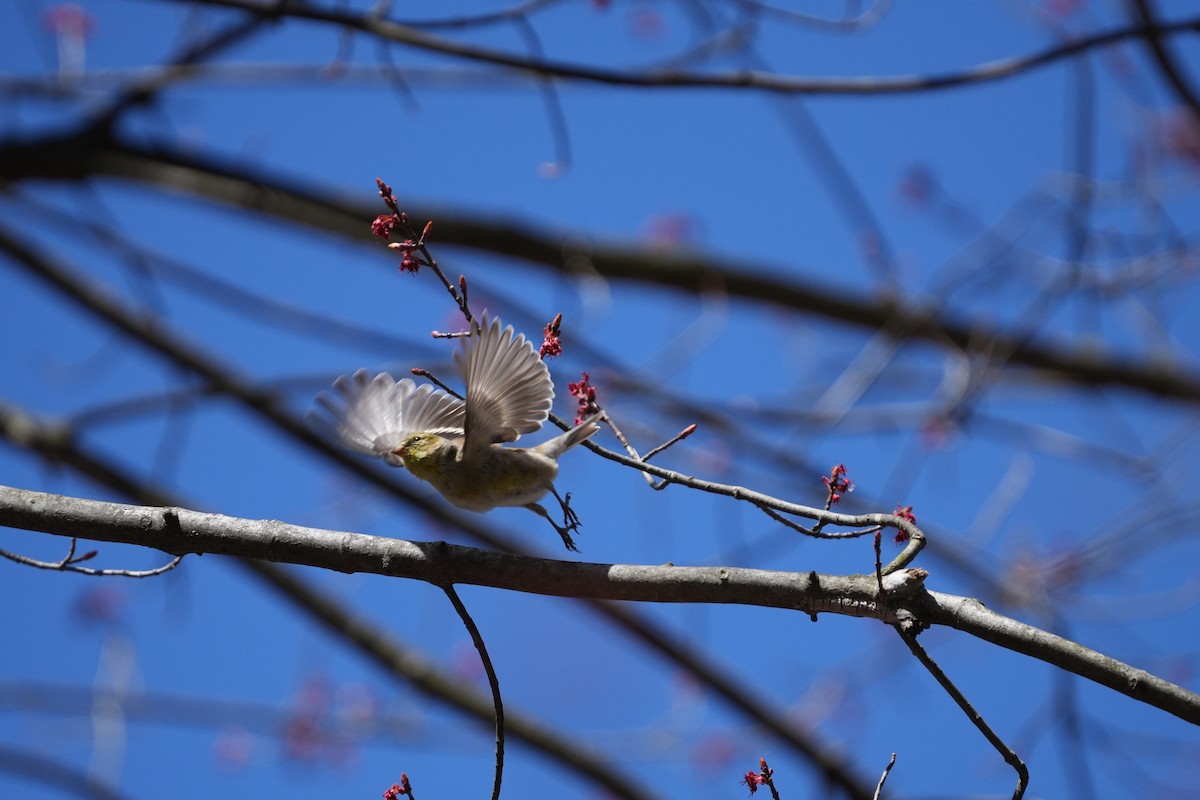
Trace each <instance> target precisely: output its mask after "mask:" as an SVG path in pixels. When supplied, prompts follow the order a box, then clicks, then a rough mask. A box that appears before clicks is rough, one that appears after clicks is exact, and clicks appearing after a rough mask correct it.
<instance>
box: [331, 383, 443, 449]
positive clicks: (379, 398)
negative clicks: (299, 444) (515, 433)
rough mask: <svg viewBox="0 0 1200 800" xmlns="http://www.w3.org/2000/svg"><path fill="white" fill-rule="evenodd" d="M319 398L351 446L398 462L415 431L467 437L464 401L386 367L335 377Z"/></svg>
mask: <svg viewBox="0 0 1200 800" xmlns="http://www.w3.org/2000/svg"><path fill="white" fill-rule="evenodd" d="M317 402H318V403H320V404H321V406H322V407H323V408H324V409H325V410H326V411H328V412H329V415H330V420H331V421H332V424H333V428H334V430H335V431H336V432H337V435H338V436H339V437H341V440H342V441H343V442H345V444H346V445H347V446H349V447H352V448H354V449H355V450H358V451H359V452H360V453H366V454H367V455H371V456H379V457H380V458H383V459H385V460H387V461H388V462H389V463H393V464H397V465H399V463H400V462H399V460H398V456H395V455H394V454H393V453H392V451H393V450H395V449H396V447H398V446H399V445H400V444H401V443H403V442H404V440H405V439H407V438H408V437H409V436H411V435H412V434H414V433H419V432H424V433H436V434H438V435H440V436H447V437H451V436H462V435H463V426H464V424H465V414H464V406H463V402H462V401H461V400H459V399H458V398H457V397H454V396H453V395H449V394H446V393H445V392H443V391H439V390H436V389H434V388H433V387H432V386H429V385H422V386H417V385H416V383H414V382H413V381H412V380H411V379H410V378H403V379H401V380H399V381H397V380H395V379H393V378H392V376H391V375H388V374H387V373H386V372H384V373H380V374H379V375H376V376H375V377H374V378H372V377H371V374H370V373H369V372H367V371H366V370H365V369H360V370H359V371H358V372H356V373H354V375H353V376H351V377H347V376H345V375H343V376H342V377H340V378H338V379H337V380H336V381H334V384H333V392H332V393H322V394H321V395H319V396H318V397H317Z"/></svg>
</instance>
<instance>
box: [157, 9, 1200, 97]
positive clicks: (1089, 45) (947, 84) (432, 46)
mask: <svg viewBox="0 0 1200 800" xmlns="http://www.w3.org/2000/svg"><path fill="white" fill-rule="evenodd" d="M169 2H173V3H185V4H187V5H202V6H214V7H221V8H234V9H238V10H241V11H247V12H250V13H252V14H256V15H259V16H261V17H264V18H268V19H279V18H288V17H291V18H295V19H306V20H312V21H316V22H325V23H329V24H331V25H335V26H338V27H341V28H346V29H349V30H357V31H361V32H363V33H368V34H371V35H373V36H377V37H379V38H381V39H387V40H389V41H392V42H396V43H397V44H402V45H405V46H408V47H413V48H415V49H418V50H425V51H428V52H433V53H440V54H443V55H447V56H452V57H454V58H461V59H466V60H470V61H477V62H482V63H487V64H494V65H496V66H500V67H510V68H512V69H516V70H519V71H521V72H525V73H530V74H532V75H534V76H537V77H541V78H558V79H564V80H574V81H585V82H590V83H599V84H604V85H609V86H636V87H640V88H646V89H652V88H692V89H716V88H737V89H757V90H761V91H766V92H776V93H782V94H813V95H815V94H821V95H884V94H898V93H906V92H922V91H931V90H935V89H947V88H951V87H956V86H967V85H972V84H976V83H984V82H987V81H994V80H1000V79H1003V78H1010V77H1013V76H1015V75H1020V74H1022V73H1024V72H1028V71H1030V70H1033V69H1036V68H1038V67H1042V66H1046V65H1048V64H1053V63H1055V62H1057V61H1060V60H1062V59H1065V58H1069V57H1071V56H1074V55H1077V54H1079V53H1083V52H1086V51H1088V50H1092V49H1095V48H1100V47H1106V46H1108V45H1112V44H1116V43H1118V42H1122V41H1125V40H1127V39H1132V38H1135V37H1138V36H1144V35H1146V34H1147V33H1148V29H1147V28H1146V27H1145V26H1137V25H1135V26H1129V27H1126V28H1118V29H1117V30H1113V31H1108V32H1106V33H1101V34H1095V35H1092V36H1087V37H1082V38H1079V39H1075V40H1069V41H1066V42H1063V43H1062V44H1058V45H1055V46H1053V47H1049V48H1047V49H1045V50H1042V51H1040V52H1038V53H1033V54H1030V55H1027V56H1016V57H1012V58H1005V59H999V60H996V61H991V62H988V63H986V64H979V65H977V66H974V67H971V68H969V69H966V70H962V71H958V72H948V73H942V74H938V75H902V76H897V77H881V76H862V77H848V78H847V77H838V78H812V77H797V76H791V75H777V74H774V73H771V72H759V71H751V70H738V71H734V72H725V73H691V72H676V71H673V70H664V69H658V68H653V67H650V68H645V69H641V70H614V69H605V68H603V67H593V66H587V65H584V64H579V63H573V62H568V61H558V60H554V59H545V58H534V57H529V56H524V55H518V54H515V53H511V52H506V51H503V50H496V49H493V48H489V47H480V46H477V45H473V44H466V43H463V42H457V41H454V40H452V39H447V38H442V37H438V36H433V35H431V34H429V33H426V32H424V31H422V30H419V29H418V28H417V27H416V25H419V24H420V23H409V24H404V23H401V22H395V21H392V20H389V19H383V18H381V17H379V16H377V15H375V14H372V13H371V12H367V13H361V12H357V11H347V10H343V9H341V8H332V7H321V6H317V5H309V4H303V5H301V4H295V3H290V4H286V5H282V4H279V3H275V2H265V1H264V0H169ZM1198 28H1200V18H1197V17H1192V18H1189V19H1186V20H1182V21H1179V22H1175V23H1171V24H1168V25H1163V26H1161V27H1159V28H1157V29H1156V32H1157V34H1158V35H1173V34H1176V33H1182V32H1188V31H1195V30H1197V29H1198Z"/></svg>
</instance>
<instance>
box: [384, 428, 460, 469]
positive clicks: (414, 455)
mask: <svg viewBox="0 0 1200 800" xmlns="http://www.w3.org/2000/svg"><path fill="white" fill-rule="evenodd" d="M456 450H457V449H456V448H455V446H454V442H452V441H451V440H449V439H447V438H446V437H444V436H439V435H438V434H436V433H425V432H423V433H414V434H413V435H412V436H409V437H408V438H407V439H405V440H404V441H403V442H401V443H400V446H399V447H397V448H396V449H395V450H393V451H392V452H393V453H395V454H396V455H398V456H400V458H401V460H403V462H404V466H405V467H407V468H408V469H409V471H412V472H420V470H421V468H422V467H425V468H426V469H428V468H429V467H432V466H434V465H435V464H437V463H440V462H441V461H442V460H443V459H445V458H447V457H449V458H453V457H454V454H455V452H456Z"/></svg>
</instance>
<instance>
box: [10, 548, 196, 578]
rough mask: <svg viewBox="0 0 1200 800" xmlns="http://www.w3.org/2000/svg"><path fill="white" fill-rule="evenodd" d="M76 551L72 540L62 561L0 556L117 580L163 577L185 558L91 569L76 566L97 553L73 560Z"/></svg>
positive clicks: (21, 556) (46, 567) (32, 564)
mask: <svg viewBox="0 0 1200 800" xmlns="http://www.w3.org/2000/svg"><path fill="white" fill-rule="evenodd" d="M74 551H75V540H74V539H72V540H71V549H70V552H68V554H67V556H66V557H65V558H63V559H62V560H61V561H39V560H37V559H36V558H30V557H28V556H23V555H19V554H17V553H12V552H9V551H8V550H0V556H3V557H4V558H7V559H8V560H9V561H15V562H16V563H18V564H24V565H25V566H27V567H37V568H38V569H48V570H53V571H56V572H77V573H79V574H80V575H93V576H98V577H116V578H153V577H154V576H155V575H162V574H163V573H164V572H170V571H171V570H173V569H175V568H176V567H177V566H179V562H180V561H183V556H175V558H173V559H171V561H170V562H168V563H166V564H164V565H162V566H161V567H155V568H154V569H144V570H135V569H92V568H91V567H79V566H76V565H75V564H76V563H78V562H79V561H85V560H87V559H90V558H91V557H92V556H94V555H95V554H96V553H95V551H92V552H89V553H85V554H84V555H83V556H80V557H79V558H73V554H74Z"/></svg>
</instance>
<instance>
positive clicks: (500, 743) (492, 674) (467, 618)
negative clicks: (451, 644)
mask: <svg viewBox="0 0 1200 800" xmlns="http://www.w3.org/2000/svg"><path fill="white" fill-rule="evenodd" d="M441 588H442V591H443V592H445V593H446V596H447V597H449V598H450V602H451V603H452V604H453V605H454V610H455V611H457V612H458V616H459V618H460V619H461V620H462V621H463V625H465V626H466V628H467V632H468V633H469V634H471V641H472V642H474V644H475V649H476V650H477V651H479V660H480V661H482V662H483V669H484V671H485V672H487V677H488V686H490V687H491V688H492V703H493V704H494V706H495V708H496V773H495V777H494V778H493V780H492V800H500V781H501V779H502V778H503V777H504V702H503V701H502V700H501V699H500V680H499V679H498V678H497V677H496V670H495V668H494V667H493V666H492V659H491V658H490V657H489V656H488V651H487V645H486V644H484V641H483V636H481V635H480V633H479V628H478V627H476V625H475V620H473V619H471V615H470V614H469V613H468V612H467V607H466V606H465V605H463V601H462V600H460V599H459V597H458V592H456V591H454V586H453V585H452V584H446V585H444V586H442V587H441Z"/></svg>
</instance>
